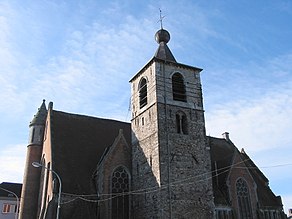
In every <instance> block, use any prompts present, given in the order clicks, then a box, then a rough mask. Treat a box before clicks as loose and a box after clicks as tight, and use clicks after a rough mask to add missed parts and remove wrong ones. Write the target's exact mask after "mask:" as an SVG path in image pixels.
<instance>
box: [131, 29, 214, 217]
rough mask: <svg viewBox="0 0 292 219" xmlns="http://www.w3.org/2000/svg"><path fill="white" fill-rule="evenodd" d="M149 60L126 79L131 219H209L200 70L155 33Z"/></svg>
mask: <svg viewBox="0 0 292 219" xmlns="http://www.w3.org/2000/svg"><path fill="white" fill-rule="evenodd" d="M155 39H156V41H157V43H158V44H159V47H158V49H157V51H156V53H155V55H154V57H153V58H152V59H151V60H150V61H149V62H148V63H147V64H146V65H145V66H144V67H143V68H142V69H141V70H140V71H139V72H138V73H137V74H136V75H135V76H134V77H133V78H132V79H131V80H130V82H131V89H132V100H131V107H132V120H131V126H132V146H133V147H132V177H133V178H132V185H133V188H132V191H133V192H132V194H133V196H132V200H133V214H134V215H133V218H197V219H200V218H202V219H208V218H213V209H214V202H213V192H212V179H211V177H212V176H211V162H210V151H209V149H208V147H207V145H206V133H205V121H204V110H203V100H202V89H201V81H200V72H201V71H202V69H200V68H197V67H192V66H188V65H185V64H181V63H178V62H177V61H176V60H175V58H174V56H173V55H172V53H171V51H170V49H169V47H168V45H167V43H168V42H169V40H170V34H169V32H168V31H167V30H165V29H163V28H162V27H161V29H160V30H159V31H157V33H156V34H155Z"/></svg>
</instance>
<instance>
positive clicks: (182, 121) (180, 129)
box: [175, 112, 188, 135]
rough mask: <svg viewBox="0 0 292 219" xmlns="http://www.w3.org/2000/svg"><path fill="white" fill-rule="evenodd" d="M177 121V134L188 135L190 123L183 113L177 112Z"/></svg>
mask: <svg viewBox="0 0 292 219" xmlns="http://www.w3.org/2000/svg"><path fill="white" fill-rule="evenodd" d="M175 119H176V132H177V133H179V134H185V135H186V134H188V121H187V117H186V115H185V114H184V113H183V112H177V113H176V115H175Z"/></svg>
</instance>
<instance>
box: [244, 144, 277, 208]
mask: <svg viewBox="0 0 292 219" xmlns="http://www.w3.org/2000/svg"><path fill="white" fill-rule="evenodd" d="M240 156H241V157H242V160H244V161H245V162H244V163H245V165H246V166H247V167H248V170H249V172H250V174H251V175H252V177H253V179H254V180H255V182H256V184H257V196H258V199H259V203H260V207H271V206H278V207H282V201H281V198H280V197H279V196H276V195H275V194H274V193H273V192H272V190H271V189H270V187H269V180H268V179H267V178H266V176H265V175H264V174H263V173H262V171H260V169H259V168H258V167H257V166H256V165H255V163H254V162H253V161H252V160H251V159H250V158H249V156H248V155H247V154H246V153H245V151H244V150H242V151H241V153H240Z"/></svg>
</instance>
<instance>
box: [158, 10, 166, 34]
mask: <svg viewBox="0 0 292 219" xmlns="http://www.w3.org/2000/svg"><path fill="white" fill-rule="evenodd" d="M159 13H160V15H159V16H160V17H159V21H158V22H160V29H163V26H162V20H163V18H165V16H162V15H161V14H162V12H161V9H160V8H159Z"/></svg>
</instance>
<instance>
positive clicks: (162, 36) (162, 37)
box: [155, 8, 170, 44]
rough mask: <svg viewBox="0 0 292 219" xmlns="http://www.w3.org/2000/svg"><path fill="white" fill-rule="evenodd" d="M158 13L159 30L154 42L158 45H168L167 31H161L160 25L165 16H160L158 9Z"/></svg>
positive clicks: (161, 26) (168, 36)
mask: <svg viewBox="0 0 292 219" xmlns="http://www.w3.org/2000/svg"><path fill="white" fill-rule="evenodd" d="M159 12H160V19H159V21H158V22H160V30H158V31H157V32H156V34H155V40H156V42H157V43H158V44H159V43H161V42H164V43H168V42H169V40H170V34H169V32H168V31H167V30H164V29H163V25H162V21H163V18H165V16H162V12H161V9H160V8H159Z"/></svg>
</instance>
